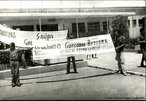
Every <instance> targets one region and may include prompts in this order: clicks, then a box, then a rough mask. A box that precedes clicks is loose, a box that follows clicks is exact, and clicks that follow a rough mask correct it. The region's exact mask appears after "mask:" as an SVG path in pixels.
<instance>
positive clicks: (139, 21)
mask: <svg viewBox="0 0 146 101" xmlns="http://www.w3.org/2000/svg"><path fill="white" fill-rule="evenodd" d="M138 23H139V27H142V25H143V23H144V22H143V20H142V19H139V20H138Z"/></svg>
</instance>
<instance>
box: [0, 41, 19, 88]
mask: <svg viewBox="0 0 146 101" xmlns="http://www.w3.org/2000/svg"><path fill="white" fill-rule="evenodd" d="M0 52H9V53H10V54H9V60H10V67H11V74H12V87H15V86H19V87H20V86H21V84H20V79H19V55H20V51H19V50H18V49H15V43H13V42H12V43H10V49H6V50H0Z"/></svg>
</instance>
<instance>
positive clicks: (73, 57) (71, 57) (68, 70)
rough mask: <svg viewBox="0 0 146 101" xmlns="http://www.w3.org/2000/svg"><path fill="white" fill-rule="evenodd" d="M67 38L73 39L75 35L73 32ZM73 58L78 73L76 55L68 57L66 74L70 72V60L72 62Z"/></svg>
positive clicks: (75, 71)
mask: <svg viewBox="0 0 146 101" xmlns="http://www.w3.org/2000/svg"><path fill="white" fill-rule="evenodd" d="M67 38H68V39H73V38H74V36H73V34H71V35H70V36H69V37H67ZM71 60H72V63H73V68H74V73H78V72H77V69H76V64H75V56H69V57H67V72H66V74H69V73H70V62H71Z"/></svg>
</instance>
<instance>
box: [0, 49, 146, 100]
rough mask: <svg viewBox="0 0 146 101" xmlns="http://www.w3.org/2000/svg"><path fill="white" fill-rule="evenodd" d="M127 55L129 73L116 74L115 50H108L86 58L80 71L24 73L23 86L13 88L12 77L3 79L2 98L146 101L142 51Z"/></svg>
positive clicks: (126, 67)
mask: <svg viewBox="0 0 146 101" xmlns="http://www.w3.org/2000/svg"><path fill="white" fill-rule="evenodd" d="M124 57H125V63H126V64H125V69H126V70H127V73H128V75H127V76H123V75H122V74H115V73H114V71H115V70H117V62H116V61H115V53H106V54H98V55H97V58H96V59H92V60H87V63H88V66H85V67H82V68H78V69H77V70H78V74H76V73H72V74H65V73H66V70H63V69H62V70H60V71H52V72H46V73H43V72H42V73H39V74H32V75H23V76H20V81H21V83H22V86H21V87H11V77H9V78H3V79H0V100H146V97H145V80H146V78H145V68H138V67H137V66H138V65H139V63H140V60H141V54H139V53H136V52H124ZM56 66H57V65H56Z"/></svg>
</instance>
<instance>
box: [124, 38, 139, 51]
mask: <svg viewBox="0 0 146 101" xmlns="http://www.w3.org/2000/svg"><path fill="white" fill-rule="evenodd" d="M136 45H139V42H138V37H136V38H133V39H129V43H128V44H126V45H125V48H127V49H135V46H136Z"/></svg>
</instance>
